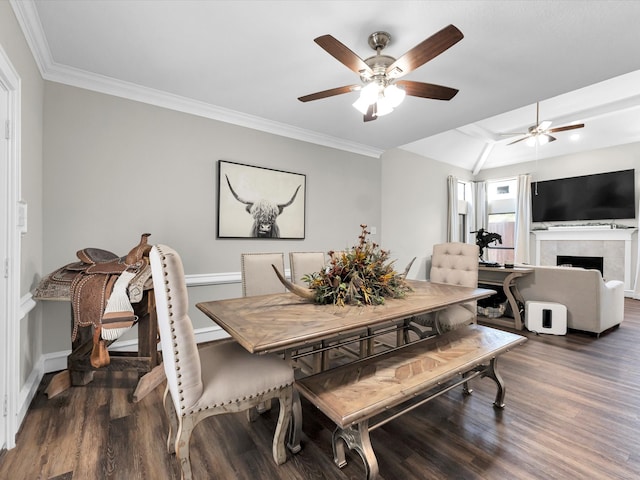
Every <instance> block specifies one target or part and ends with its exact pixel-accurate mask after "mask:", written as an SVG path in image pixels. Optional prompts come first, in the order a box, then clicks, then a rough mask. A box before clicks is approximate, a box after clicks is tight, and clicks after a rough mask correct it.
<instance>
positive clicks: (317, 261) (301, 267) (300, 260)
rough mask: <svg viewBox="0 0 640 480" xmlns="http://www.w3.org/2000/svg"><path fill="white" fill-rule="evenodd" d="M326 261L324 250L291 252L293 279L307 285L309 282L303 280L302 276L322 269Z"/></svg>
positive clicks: (299, 283) (294, 281)
mask: <svg viewBox="0 0 640 480" xmlns="http://www.w3.org/2000/svg"><path fill="white" fill-rule="evenodd" d="M324 262H325V260H324V253H323V252H289V266H290V268H291V281H292V282H293V283H295V284H296V285H302V286H305V287H306V286H307V283H306V282H304V281H303V280H302V277H303V276H305V275H306V274H308V273H315V272H319V271H320V270H322V269H323V268H324Z"/></svg>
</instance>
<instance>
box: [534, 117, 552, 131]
mask: <svg viewBox="0 0 640 480" xmlns="http://www.w3.org/2000/svg"><path fill="white" fill-rule="evenodd" d="M536 125H537V126H538V130H539V131H541V132H544V131H545V130H547V129H548V128H549V127H550V126H551V120H545V121H543V122H540V123H537V124H536Z"/></svg>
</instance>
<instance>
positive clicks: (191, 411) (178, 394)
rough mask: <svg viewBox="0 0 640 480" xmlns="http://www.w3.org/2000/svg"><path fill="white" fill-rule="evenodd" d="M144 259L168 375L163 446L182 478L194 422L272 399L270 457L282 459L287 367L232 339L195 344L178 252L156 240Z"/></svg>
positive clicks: (287, 416)
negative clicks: (275, 409) (275, 404)
mask: <svg viewBox="0 0 640 480" xmlns="http://www.w3.org/2000/svg"><path fill="white" fill-rule="evenodd" d="M149 260H150V264H151V273H152V277H153V288H154V293H155V299H156V312H157V317H158V327H159V331H160V341H161V345H162V357H163V364H164V371H165V374H166V377H167V388H166V390H165V394H164V408H165V411H166V412H167V416H168V418H169V435H168V439H167V448H168V450H169V452H170V453H174V452H175V454H176V457H177V458H178V460H179V462H180V467H181V469H182V479H183V480H190V479H191V478H192V473H191V462H190V459H189V442H190V439H191V433H192V431H193V429H194V428H195V427H196V425H198V423H199V422H201V421H202V420H204V419H206V418H207V417H210V416H212V415H219V414H223V413H231V412H242V411H247V410H249V409H251V408H253V407H255V406H257V405H258V404H259V403H261V402H265V401H267V400H271V399H275V398H277V399H278V400H279V402H280V412H279V415H278V423H277V425H276V430H275V434H274V437H273V444H272V453H273V459H274V460H275V462H276V463H277V464H278V465H280V464H282V463H284V462H286V460H287V454H286V450H285V441H286V436H287V427H288V425H289V422H290V420H291V409H292V398H293V380H294V377H293V370H292V369H291V367H290V366H289V365H288V364H287V363H285V362H284V361H282V360H281V359H280V358H278V357H277V356H273V355H252V354H251V353H249V352H247V351H246V350H245V349H244V348H243V347H241V346H240V345H239V344H238V343H236V342H235V341H233V340H231V339H224V340H219V341H215V342H211V343H207V344H205V345H203V346H202V347H200V348H198V345H197V344H196V340H195V336H194V333H193V326H192V324H191V320H190V318H189V315H188V313H187V312H188V306H189V305H188V304H189V300H188V295H187V287H186V283H185V279H184V270H183V266H182V261H181V259H180V256H179V255H178V253H176V251H175V250H173V249H172V248H170V247H167V246H165V245H155V246H154V247H153V248H152V249H151V252H150V253H149ZM223 440H224V439H220V441H223Z"/></svg>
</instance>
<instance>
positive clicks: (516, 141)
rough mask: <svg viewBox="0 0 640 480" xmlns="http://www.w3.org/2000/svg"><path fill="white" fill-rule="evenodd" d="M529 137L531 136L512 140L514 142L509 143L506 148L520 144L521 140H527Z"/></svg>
mask: <svg viewBox="0 0 640 480" xmlns="http://www.w3.org/2000/svg"><path fill="white" fill-rule="evenodd" d="M530 136H531V135H527V136H526V137H522V138H519V139H518V140H514V141H513V142H511V143H507V147H508V146H509V145H513V144H514V143H518V142H522V141H523V140H526V139H528V138H529V137H530Z"/></svg>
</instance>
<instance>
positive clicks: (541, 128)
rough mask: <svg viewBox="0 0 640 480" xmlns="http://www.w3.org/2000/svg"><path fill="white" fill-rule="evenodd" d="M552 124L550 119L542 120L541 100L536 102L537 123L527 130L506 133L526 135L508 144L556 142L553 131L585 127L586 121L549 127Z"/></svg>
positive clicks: (532, 144)
mask: <svg viewBox="0 0 640 480" xmlns="http://www.w3.org/2000/svg"><path fill="white" fill-rule="evenodd" d="M550 126H551V121H550V120H544V121H542V122H541V121H540V102H536V124H535V125H532V126H531V127H529V129H528V130H527V131H526V132H521V133H518V132H514V133H509V134H506V135H524V137H522V138H519V139H517V140H514V141H513V142H511V143H508V144H507V146H509V145H513V144H514V143H518V142H522V141H524V140H527V144H529V145H531V146H534V145H536V144H537V145H544V144H546V143H549V142H554V141H555V140H556V137H554V136H553V135H551V134H552V133H558V132H566V131H567V130H575V129H576V128H583V127H584V123H577V124H573V125H565V126H564V127H555V128H549V127H550Z"/></svg>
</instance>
